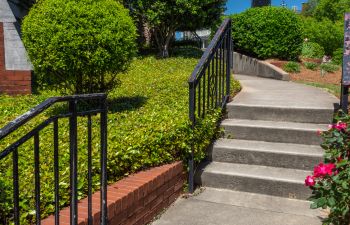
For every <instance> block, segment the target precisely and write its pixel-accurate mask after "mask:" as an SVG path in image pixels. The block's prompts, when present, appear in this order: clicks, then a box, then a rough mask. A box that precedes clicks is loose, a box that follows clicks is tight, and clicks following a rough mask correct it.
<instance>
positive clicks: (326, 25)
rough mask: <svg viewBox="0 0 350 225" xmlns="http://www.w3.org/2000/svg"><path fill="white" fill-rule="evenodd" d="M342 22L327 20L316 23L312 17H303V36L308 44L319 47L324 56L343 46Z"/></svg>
mask: <svg viewBox="0 0 350 225" xmlns="http://www.w3.org/2000/svg"><path fill="white" fill-rule="evenodd" d="M343 29H344V28H343V22H336V23H334V22H332V21H331V20H329V19H323V20H322V21H317V20H316V19H314V18H312V17H303V36H304V38H307V39H308V40H309V41H310V42H314V43H317V44H319V45H321V46H322V47H323V48H324V50H325V53H326V55H330V56H331V55H333V52H334V51H335V50H337V49H338V48H340V47H342V46H343V39H344V30H343Z"/></svg>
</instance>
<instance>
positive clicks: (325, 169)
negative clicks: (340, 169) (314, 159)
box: [314, 163, 335, 177]
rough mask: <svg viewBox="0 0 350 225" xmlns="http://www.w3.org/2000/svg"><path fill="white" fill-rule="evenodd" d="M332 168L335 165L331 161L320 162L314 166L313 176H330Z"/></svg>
mask: <svg viewBox="0 0 350 225" xmlns="http://www.w3.org/2000/svg"><path fill="white" fill-rule="evenodd" d="M334 169H335V165H334V164H333V163H329V164H323V163H320V164H318V165H317V166H315V168H314V176H315V177H324V176H326V175H329V176H331V175H332V173H333V170H334Z"/></svg>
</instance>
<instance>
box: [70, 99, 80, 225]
mask: <svg viewBox="0 0 350 225" xmlns="http://www.w3.org/2000/svg"><path fill="white" fill-rule="evenodd" d="M69 112H70V113H71V115H70V117H69V142H70V189H71V202H70V224H71V225H76V224H78V193H77V183H78V182H77V181H78V178H77V176H78V173H77V172H78V171H77V170H78V168H77V167H78V165H77V164H78V159H77V158H78V146H77V142H78V141H77V140H78V139H77V133H78V129H77V100H76V99H72V100H71V101H69Z"/></svg>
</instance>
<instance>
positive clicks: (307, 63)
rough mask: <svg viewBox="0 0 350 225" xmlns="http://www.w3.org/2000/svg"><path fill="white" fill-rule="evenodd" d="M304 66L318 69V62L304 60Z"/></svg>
mask: <svg viewBox="0 0 350 225" xmlns="http://www.w3.org/2000/svg"><path fill="white" fill-rule="evenodd" d="M304 66H305V68H306V69H309V70H317V67H318V65H317V63H314V62H304Z"/></svg>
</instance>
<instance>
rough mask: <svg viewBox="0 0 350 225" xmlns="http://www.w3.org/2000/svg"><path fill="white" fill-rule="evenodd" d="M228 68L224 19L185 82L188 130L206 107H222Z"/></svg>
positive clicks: (191, 175) (227, 88) (228, 31)
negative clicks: (187, 103) (187, 91)
mask: <svg viewBox="0 0 350 225" xmlns="http://www.w3.org/2000/svg"><path fill="white" fill-rule="evenodd" d="M231 68H232V39H231V19H225V20H224V22H223V23H222V24H221V26H220V27H219V29H218V31H217V32H216V34H215V36H214V38H213V39H212V41H211V42H210V44H209V46H208V48H207V49H206V51H205V52H204V54H203V56H202V58H201V59H200V61H199V63H198V64H197V66H196V68H195V69H194V71H193V73H192V75H191V77H190V79H189V81H188V83H189V118H190V120H191V122H192V129H194V128H195V126H196V122H197V118H204V117H205V115H206V113H207V112H208V111H209V110H212V109H215V108H218V107H221V108H224V107H225V105H226V103H227V101H228V99H229V96H230V77H231ZM194 146H195V143H193V144H192V151H191V156H190V160H189V191H190V192H191V193H192V192H193V191H194V181H193V178H194Z"/></svg>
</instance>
